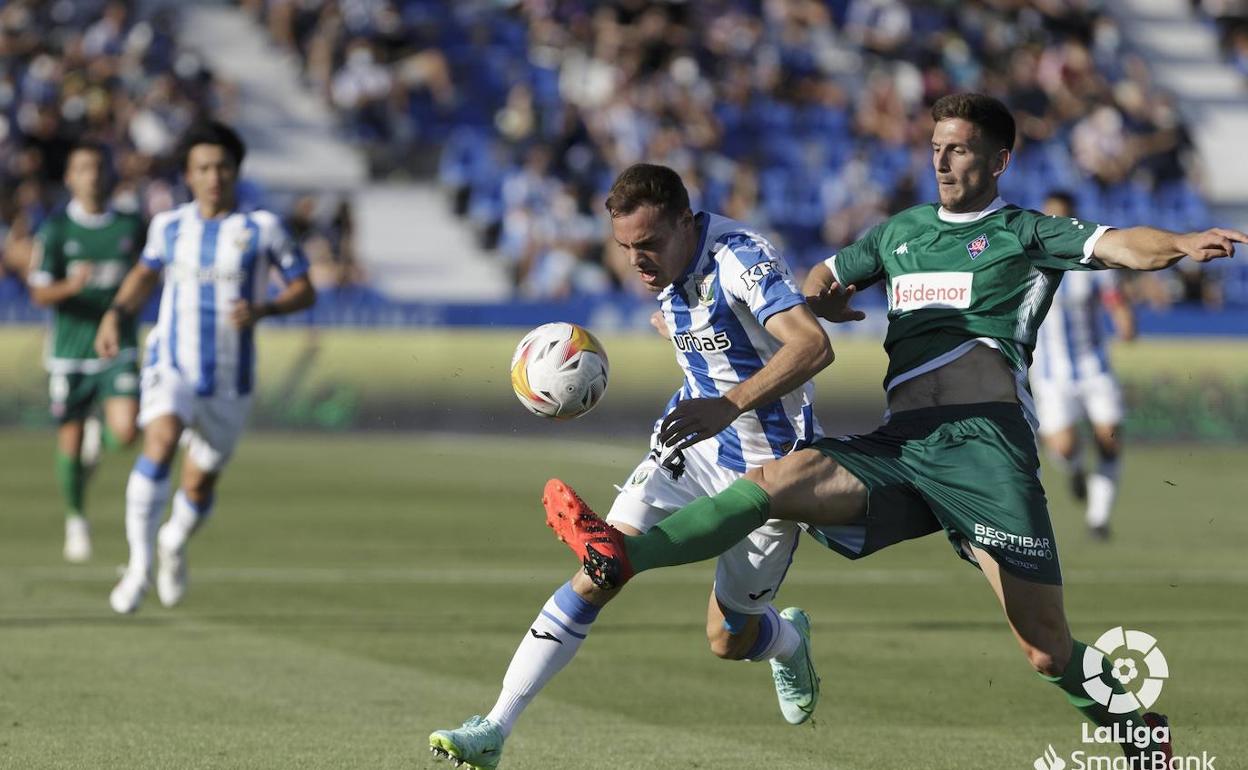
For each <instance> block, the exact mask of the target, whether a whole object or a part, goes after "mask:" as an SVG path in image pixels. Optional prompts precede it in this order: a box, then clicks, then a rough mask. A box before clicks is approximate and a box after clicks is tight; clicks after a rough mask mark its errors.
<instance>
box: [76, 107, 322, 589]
mask: <svg viewBox="0 0 1248 770" xmlns="http://www.w3.org/2000/svg"><path fill="white" fill-rule="evenodd" d="M181 151H182V152H181V157H182V160H183V168H184V171H185V175H186V184H187V186H188V187H189V188H190V190H191V195H192V197H193V200H192V202H191V203H187V204H184V205H182V206H179V207H178V208H176V209H173V210H172V211H166V212H162V213H160V214H157V215H156V216H155V217H154V218H153V219H152V223H151V226H150V228H149V229H148V237H147V246H146V248H145V249H144V250H143V256H142V258H141V259H140V260H139V264H137V265H135V266H134V269H132V270H131V271H130V273H129V274H128V275H127V276H126V279H125V281H124V282H123V283H122V285H121V288H120V289H119V290H118V292H117V297H116V300H115V301H114V303H113V306H112V308H111V309H110V310H109V311H108V312H107V313H105V315H104V317H103V319H102V320H101V322H100V330H99V334H98V335H97V337H96V349H97V351H98V352H99V353H100V355H101V356H104V357H111V356H114V355H116V354H117V352H118V334H119V329H120V327H121V325H122V324H123V323H125V322H126V321H127V319H130V318H132V317H133V316H134V315H135V314H136V313H137V312H138V311H139V309H140V308H141V307H142V306H143V303H144V301H145V300H146V299H147V297H148V295H150V294H151V292H152V291H153V290H154V289H155V287H156V284H157V282H158V281H159V280H160V277H161V275H162V273H163V275H164V277H165V287H164V290H163V293H162V295H161V299H160V315H159V317H158V318H157V321H156V328H155V329H154V330H153V331H152V333H151V334H150V335H148V339H147V343H146V345H145V353H144V362H143V372H142V376H141V378H140V380H141V383H140V384H141V395H140V408H139V424H140V426H142V427H143V428H144V439H143V451H142V453H141V454H140V455H139V458H138V460H137V461H136V462H135V464H134V470H133V471H131V473H130V480H129V483H128V484H127V486H126V540H127V541H128V542H129V544H130V563H129V565H128V567H127V568H126V572H125V574H124V575H123V576H122V578H121V580H120V582H118V583H117V586H116V587H115V588H114V589H113V592H112V594H111V595H110V596H109V603H110V604H111V605H112V607H113V609H114V610H115V611H117V612H120V613H130V612H134V611H135V610H136V609H138V606H139V603H140V602H141V601H142V599H143V595H144V594H145V593H146V592H147V588H148V585H149V575H150V571H151V568H152V561H153V555H154V552H155V550H156V546H157V540H159V552H160V554H159V555H160V568H159V570H158V573H157V581H156V588H157V593H158V594H159V596H160V600H161V603H162V604H164V605H165V606H173V605H175V604H177V603H178V602H179V601H181V600H182V596H183V595H184V593H185V591H186V582H187V581H186V542H187V540H188V539H189V538H190V536H191V534H192V533H193V532H195V531H196V530H197V529H198V528H199V527H200V526H201V525H202V524H203V523H204V521H205V520H206V519H207V518H208V516H209V515H210V514H211V513H212V506H213V490H214V489H215V487H216V484H217V480H218V479H219V477H220V474H221V471H222V469H223V468H224V467H225V464H226V462H227V461H228V460H229V457H230V454H231V452H233V450H234V446H235V444H236V443H237V441H238V438H239V435H240V434H241V432H242V429H243V425H244V423H245V422H246V420H247V414H248V412H249V411H250V408H251V391H252V386H253V379H254V370H255V355H256V354H255V342H254V329H253V327H254V326H255V324H256V322H257V321H259V320H260V319H261V318H264V317H265V316H269V315H282V314H285V313H293V312H295V311H298V310H302V309H303V308H306V307H309V306H311V305H312V303H313V302H314V301H315V299H316V292H315V290H314V289H313V288H312V284H311V282H310V281H309V280H308V276H307V273H308V264H307V260H306V259H304V257H303V254H301V253H300V252H299V250H298V248H297V247H296V246H295V244H294V242H293V241H292V240H291V238H290V236H289V235H287V234H286V232H285V230H283V228H282V226H281V223H280V222H279V221H278V219H277V217H276V216H275V215H274V214H272V213H270V212H268V211H260V210H257V211H251V212H244V211H240V210H238V209H237V197H236V194H235V187H236V185H237V182H238V170H239V166H240V165H241V164H242V161H243V156H244V155H245V154H246V149H245V147H244V146H243V142H242V140H241V139H239V137H238V135H237V134H236V133H234V131H233V130H232V129H230V128H229V127H228V126H226V125H224V124H222V123H217V122H209V123H202V124H198V125H195V126H193V127H192V128H191V129H190V130H189V131H188V132H187V134H186V136H184V137H183V139H182V143H181ZM271 268H275V269H277V270H278V271H279V272H280V273H281V275H282V280H283V281H284V283H285V288H284V289H283V290H282V291H281V293H279V294H278V295H277V296H276V297H275V298H274V299H272V300H267V299H266V297H267V296H268V293H267V289H268V276H269V271H270V269H271ZM184 431H185V432H186V439H187V453H186V458H185V460H184V462H183V464H182V483H181V486H180V489H179V490H178V492H177V494H176V495H175V496H174V499H173V512H172V514H171V515H170V517H169V521H168V522H167V523H166V524H165V525H164V526H163V527H161V528H160V533H159V538H158V537H157V532H156V528H157V526H158V525H159V524H160V515H161V513H162V512H163V511H164V507H165V502H166V500H167V498H168V496H169V486H170V483H169V466H170V463H171V462H172V461H173V455H174V452H175V451H176V450H177V446H178V441H179V440H180V439H181V438H182V437H183V432H184Z"/></svg>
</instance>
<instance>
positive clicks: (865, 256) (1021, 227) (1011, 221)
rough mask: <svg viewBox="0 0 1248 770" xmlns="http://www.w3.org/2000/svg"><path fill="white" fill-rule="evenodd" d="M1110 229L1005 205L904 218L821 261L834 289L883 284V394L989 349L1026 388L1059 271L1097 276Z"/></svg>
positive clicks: (916, 212) (928, 210) (923, 209)
mask: <svg viewBox="0 0 1248 770" xmlns="http://www.w3.org/2000/svg"><path fill="white" fill-rule="evenodd" d="M1108 229H1109V228H1108V227H1104V226H1101V225H1097V224H1096V223H1094V222H1086V221H1084V220H1080V219H1073V218H1065V217H1051V216H1047V215H1045V214H1041V213H1039V212H1036V211H1029V210H1027V209H1020V208H1018V207H1017V206H1012V205H1007V204H1006V203H1005V202H1004V201H1002V200H1001V199H1000V198H998V199H997V200H995V201H993V203H992V205H990V206H989V207H988V208H987V209H986V210H984V211H978V212H972V213H968V214H953V213H950V212H947V211H944V210H943V209H942V208H941V207H940V206H939V205H937V204H934V203H929V204H924V205H921V206H915V207H913V208H909V209H906V210H905V211H902V212H901V213H899V214H896V215H895V216H892V217H890V218H889V219H887V220H885V221H884V222H881V223H880V224H878V225H876V226H875V227H873V228H871V230H870V231H868V232H867V234H866V235H865V236H863V237H862V238H861V239H860V240H858V241H856V242H855V243H852V244H850V245H849V246H847V247H845V248H844V249H841V251H840V252H838V253H837V254H836V255H834V256H833V257H831V258H830V259H828V260H827V265H828V266H829V267H830V268H831V269H832V274H833V276H835V278H836V280H837V281H839V282H840V283H841V285H851V284H852V285H855V286H857V287H859V288H862V287H863V286H865V285H868V284H871V283H874V282H875V281H878V280H880V279H883V280H884V281H885V282H886V283H885V289H886V292H887V294H888V334H887V336H886V337H885V340H884V349H885V351H886V352H887V353H888V373H887V374H886V375H885V377H884V388H885V390H889V389H891V388H893V387H894V386H896V385H899V384H901V383H902V382H905V381H906V380H909V379H912V378H914V377H917V376H919V375H921V374H925V373H927V372H930V371H932V370H934V369H937V368H939V367H941V366H944V365H945V364H947V363H949V362H951V361H953V360H954V359H956V358H958V357H960V356H961V355H963V354H964V353H966V352H967V351H969V350H970V349H971V348H973V347H974V346H975V345H978V344H985V345H988V346H990V347H993V348H996V349H997V350H999V351H1000V352H1001V354H1002V355H1004V356H1005V358H1006V359H1007V360H1008V361H1009V363H1010V365H1011V367H1012V368H1013V369H1014V370H1015V372H1016V374H1017V376H1018V380H1019V384H1020V387H1021V388H1025V387H1026V375H1027V367H1028V366H1029V365H1030V364H1031V351H1032V348H1034V347H1035V344H1036V329H1037V328H1039V326H1040V322H1041V321H1042V320H1044V315H1045V313H1047V312H1048V309H1049V303H1050V302H1051V301H1052V299H1053V293H1054V292H1055V291H1056V290H1057V286H1058V283H1059V282H1060V281H1061V276H1062V272H1063V271H1066V270H1092V269H1100V268H1103V267H1104V265H1102V264H1101V263H1100V262H1098V261H1096V260H1095V259H1094V258H1093V257H1092V249H1093V247H1094V246H1095V244H1096V241H1097V240H1098V239H1099V238H1100V236H1101V234H1102V233H1104V232H1105V231H1106V230H1108Z"/></svg>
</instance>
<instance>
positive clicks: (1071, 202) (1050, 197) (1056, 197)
mask: <svg viewBox="0 0 1248 770" xmlns="http://www.w3.org/2000/svg"><path fill="white" fill-rule="evenodd" d="M1044 199H1045V200H1046V201H1057V202H1058V203H1060V204H1062V205H1063V206H1065V207H1066V208H1068V209H1070V210H1071V211H1074V210H1075V196H1073V195H1071V194H1070V193H1069V192H1068V191H1066V190H1049V191H1048V193H1046V194H1045V196H1044Z"/></svg>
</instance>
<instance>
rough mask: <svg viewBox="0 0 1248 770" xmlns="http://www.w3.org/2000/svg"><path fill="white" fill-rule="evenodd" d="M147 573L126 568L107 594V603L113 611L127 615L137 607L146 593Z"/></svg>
mask: <svg viewBox="0 0 1248 770" xmlns="http://www.w3.org/2000/svg"><path fill="white" fill-rule="evenodd" d="M147 588H148V581H147V575H145V574H143V573H141V572H135V571H133V570H126V571H125V573H124V574H123V575H122V576H121V580H119V581H117V585H116V586H114V587H113V592H112V593H111V594H109V595H108V603H109V604H110V605H111V606H112V608H113V612H116V613H119V614H121V615H129V614H131V613H132V612H134V611H135V610H137V609H138V608H139V604H141V603H142V602H143V596H144V595H145V594H146V593H147Z"/></svg>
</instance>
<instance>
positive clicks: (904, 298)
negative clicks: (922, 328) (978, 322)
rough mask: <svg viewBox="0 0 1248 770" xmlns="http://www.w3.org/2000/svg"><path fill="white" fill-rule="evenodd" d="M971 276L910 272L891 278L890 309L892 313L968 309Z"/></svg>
mask: <svg viewBox="0 0 1248 770" xmlns="http://www.w3.org/2000/svg"><path fill="white" fill-rule="evenodd" d="M973 279H974V274H973V273H910V274H908V275H899V276H897V277H896V278H894V279H893V291H892V294H891V296H889V306H890V307H891V309H893V310H922V309H925V308H958V309H961V310H965V309H966V308H968V307H970V306H971V282H972V280H973Z"/></svg>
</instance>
